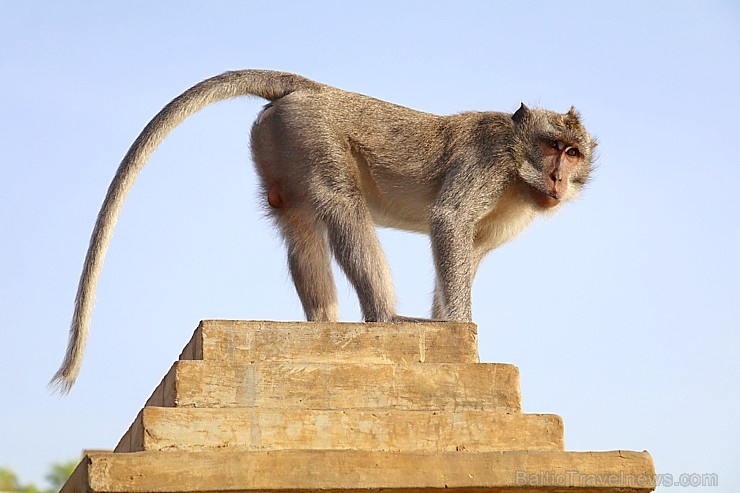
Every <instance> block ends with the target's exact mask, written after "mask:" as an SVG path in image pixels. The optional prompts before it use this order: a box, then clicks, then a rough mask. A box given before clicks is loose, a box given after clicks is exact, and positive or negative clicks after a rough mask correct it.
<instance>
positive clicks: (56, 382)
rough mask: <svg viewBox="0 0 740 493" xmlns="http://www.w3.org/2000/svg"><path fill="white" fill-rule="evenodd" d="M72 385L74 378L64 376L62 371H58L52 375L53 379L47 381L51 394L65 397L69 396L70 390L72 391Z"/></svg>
mask: <svg viewBox="0 0 740 493" xmlns="http://www.w3.org/2000/svg"><path fill="white" fill-rule="evenodd" d="M74 383H75V378H74V377H72V376H70V375H65V373H64V371H63V370H61V369H60V370H59V371H58V372H56V373H55V374H54V376H53V377H51V380H49V383H48V384H47V387H48V388H49V390H50V391H51V393H52V394H59V395H60V396H65V395H67V394H69V391H70V390H72V386H73V385H74Z"/></svg>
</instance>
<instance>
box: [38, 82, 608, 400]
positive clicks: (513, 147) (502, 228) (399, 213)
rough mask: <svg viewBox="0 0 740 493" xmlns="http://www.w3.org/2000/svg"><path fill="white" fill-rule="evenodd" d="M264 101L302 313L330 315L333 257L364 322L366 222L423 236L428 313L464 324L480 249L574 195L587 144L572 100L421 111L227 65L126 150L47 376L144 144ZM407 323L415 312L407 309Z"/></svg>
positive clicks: (376, 316)
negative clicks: (205, 114) (229, 102)
mask: <svg viewBox="0 0 740 493" xmlns="http://www.w3.org/2000/svg"><path fill="white" fill-rule="evenodd" d="M250 95H251V96H258V97H261V98H264V99H267V100H268V101H269V103H268V104H267V105H266V106H265V107H264V109H263V110H262V111H261V113H260V114H259V116H258V117H257V120H256V122H255V123H254V125H253V126H252V135H251V145H252V157H253V159H254V163H255V165H256V168H257V172H258V174H259V177H260V181H261V193H262V196H263V197H264V201H265V206H266V208H267V209H268V210H269V213H270V215H271V216H272V218H273V219H274V221H275V223H276V225H277V227H278V228H279V230H280V232H281V234H282V237H283V239H284V240H285V244H286V246H287V251H288V265H289V269H290V273H291V275H292V278H293V281H294V283H295V287H296V290H297V292H298V296H299V297H300V300H301V303H302V304H303V310H304V311H305V314H306V318H307V319H308V320H312V321H336V320H337V319H338V318H339V309H338V303H337V294H336V288H335V284H334V279H333V277H332V270H331V268H330V261H331V258H332V256H333V257H334V259H336V261H337V262H338V263H339V265H340V266H341V268H342V269H343V270H344V272H345V273H346V275H347V277H348V279H349V280H350V281H351V283H352V285H353V286H354V288H355V290H356V291H357V296H358V298H359V302H360V306H361V309H362V315H363V318H364V319H365V320H366V321H378V322H393V321H400V320H411V319H406V318H404V317H401V316H399V315H398V314H397V313H396V300H395V295H394V290H393V283H392V281H391V274H390V270H389V268H388V263H387V262H386V259H385V256H384V254H383V252H382V250H381V248H380V244H379V242H378V238H377V236H376V233H375V225H381V226H387V227H393V228H399V229H405V230H409V231H417V232H422V233H427V234H429V236H430V237H431V245H432V253H433V258H434V264H435V267H436V285H435V290H434V300H433V303H432V313H431V316H432V318H433V319H437V320H456V321H470V320H471V318H472V312H471V285H472V282H473V276H474V275H475V272H476V269H477V268H478V265H479V263H480V261H481V259H482V258H483V256H484V255H485V254H486V253H488V252H489V251H491V250H492V249H494V248H496V247H497V246H499V245H501V244H502V243H505V242H506V241H509V240H510V239H512V238H513V237H514V236H516V235H517V234H518V233H519V232H520V231H522V229H523V228H524V227H526V226H527V225H528V224H529V223H530V222H531V220H532V219H533V218H534V217H535V216H536V215H537V214H538V213H542V212H551V211H553V210H555V209H557V208H558V206H559V205H560V204H561V203H563V202H566V201H568V200H571V199H573V198H575V197H577V196H578V194H579V192H580V190H581V188H582V187H583V185H584V183H586V181H587V179H588V177H589V174H590V172H591V165H592V156H593V151H594V148H595V146H596V141H595V139H593V138H592V137H591V136H590V135H589V134H588V133H587V132H586V130H585V129H584V127H583V126H582V125H581V120H580V117H579V114H578V113H577V112H576V111H575V109H573V108H572V107H571V108H570V110H568V112H567V113H564V114H558V113H554V112H552V111H547V110H543V109H538V108H528V107H527V106H525V105H524V104H522V105H521V106H520V107H519V109H518V110H517V111H516V112H515V113H513V114H510V113H496V112H469V113H461V114H457V115H452V116H438V115H433V114H429V113H422V112H419V111H415V110H411V109H408V108H405V107H403V106H398V105H395V104H391V103H387V102H384V101H380V100H378V99H374V98H371V97H368V96H363V95H361V94H356V93H351V92H346V91H342V90H340V89H336V88H334V87H330V86H327V85H324V84H320V83H317V82H314V81H312V80H309V79H306V78H304V77H301V76H298V75H294V74H289V73H284V72H274V71H269V70H242V71H235V72H226V73H224V74H221V75H218V76H216V77H212V78H210V79H207V80H205V81H203V82H200V83H198V84H196V85H195V86H193V87H192V88H190V89H188V90H187V91H185V92H184V93H183V94H181V95H180V96H178V97H177V98H175V99H174V100H173V101H172V102H171V103H169V104H168V105H167V106H165V107H164V109H162V110H161V111H160V112H159V113H158V114H157V115H156V116H155V117H154V118H153V119H152V120H151V121H150V122H149V124H148V125H147V126H146V127H145V128H144V130H143V131H142V132H141V134H140V135H139V136H138V137H137V138H136V141H135V142H134V143H133V145H132V146H131V148H130V149H129V151H128V153H127V154H126V156H125V157H124V158H123V161H122V162H121V164H120V166H119V168H118V171H117V172H116V175H115V177H114V178H113V182H112V183H111V185H110V188H109V189H108V193H107V194H106V196H105V201H104V202H103V205H102V208H101V210H100V213H99V215H98V218H97V221H96V223H95V228H94V230H93V233H92V238H91V239H90V246H89V249H88V251H87V256H86V257H85V263H84V267H83V270H82V276H81V278H80V284H79V287H78V289H77V297H76V300H75V310H74V316H73V318H72V323H71V328H70V337H69V346H68V348H67V353H66V356H65V359H64V362H63V363H62V366H61V368H60V369H59V371H58V372H57V373H56V375H55V376H54V378H53V379H52V383H53V384H56V385H58V386H59V388H60V389H61V391H62V392H67V391H69V389H70V388H71V386H72V384H73V383H74V381H75V379H76V377H77V374H78V372H79V369H80V362H81V359H82V352H83V350H84V347H85V342H86V339H87V334H88V332H89V327H90V318H91V312H92V308H93V300H94V296H95V288H96V284H97V281H98V276H99V274H100V271H101V268H102V265H103V257H104V255H105V252H106V249H107V248H108V244H109V242H110V238H111V234H112V232H113V227H114V224H115V222H116V218H117V217H118V214H119V212H120V210H121V206H122V204H123V200H124V197H125V195H126V193H127V192H128V191H129V189H130V188H131V186H132V185H133V183H134V179H135V178H136V176H137V174H138V173H139V170H141V168H142V167H143V166H144V164H145V163H146V161H147V159H148V158H149V156H150V154H151V153H152V151H154V149H155V148H156V147H157V146H158V145H159V144H160V143H161V142H162V140H163V139H164V138H165V137H166V136H167V134H168V133H169V132H170V131H171V130H172V129H174V128H175V127H176V126H178V125H179V124H180V123H181V122H182V121H183V120H185V118H187V117H188V116H190V115H192V114H193V113H195V112H196V111H198V110H200V109H202V108H204V107H206V106H208V105H209V104H211V103H214V102H216V101H220V100H224V99H228V98H234V97H237V96H250ZM414 320H418V319H414Z"/></svg>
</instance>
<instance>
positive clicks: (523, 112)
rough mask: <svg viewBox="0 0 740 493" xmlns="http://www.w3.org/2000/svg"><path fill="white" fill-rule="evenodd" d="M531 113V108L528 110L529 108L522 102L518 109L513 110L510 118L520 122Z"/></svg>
mask: <svg viewBox="0 0 740 493" xmlns="http://www.w3.org/2000/svg"><path fill="white" fill-rule="evenodd" d="M531 113H532V111H531V110H530V109H529V108H527V105H526V104H524V103H523V102H522V103H521V105H520V106H519V109H518V110H516V112H515V113H514V114H513V115H511V119H512V120H514V121H515V122H517V123H521V122H522V121H524V120H525V119H526V118H527V117H528V116H529V115H530V114H531Z"/></svg>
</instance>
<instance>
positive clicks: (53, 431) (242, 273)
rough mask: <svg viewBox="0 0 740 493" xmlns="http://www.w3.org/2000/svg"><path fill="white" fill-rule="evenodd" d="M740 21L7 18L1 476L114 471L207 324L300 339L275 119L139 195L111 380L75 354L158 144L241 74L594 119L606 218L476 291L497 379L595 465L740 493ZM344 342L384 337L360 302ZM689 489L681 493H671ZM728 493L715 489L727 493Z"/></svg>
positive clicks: (208, 6)
mask: <svg viewBox="0 0 740 493" xmlns="http://www.w3.org/2000/svg"><path fill="white" fill-rule="evenodd" d="M739 5H740V4H738V3H736V2H731V1H725V2H719V1H702V2H699V1H695V2H683V1H660V2H641V1H639V2H637V1H635V2H609V3H607V2H586V1H584V2H569V1H561V2H546V1H542V2H483V1H480V2H466V1H457V2H444V3H443V2H430V1H408V2H406V1H404V2H398V1H389V2H386V1H378V0H373V1H371V2H344V1H334V2H328V1H326V2H320V1H317V2H298V1H287V2H246V1H245V2H229V1H220V2H148V1H147V2H144V1H127V2H95V3H93V2H85V3H80V2H63V3H60V2H2V3H0V46H2V50H0V89H1V90H0V111H1V112H2V118H0V144H1V148H2V153H0V170H1V171H2V174H1V178H0V233H2V234H1V235H0V317H1V319H0V320H1V321H2V324H1V327H2V328H0V331H2V340H3V343H2V356H0V399H2V419H0V467H2V466H5V467H11V468H13V469H15V470H16V471H17V472H18V473H19V474H20V475H21V478H22V480H24V481H36V482H41V481H42V478H43V474H44V472H45V471H46V468H47V465H48V464H49V463H50V462H52V461H58V460H65V459H69V458H73V457H76V456H77V455H78V454H80V452H81V450H82V449H84V448H111V447H113V446H114V445H115V444H116V442H117V441H118V439H119V438H120V436H121V435H122V434H123V433H124V432H125V431H126V429H127V428H128V426H129V424H130V423H131V421H132V420H133V419H134V417H135V416H136V414H137V412H138V411H139V409H140V408H141V407H142V405H143V404H144V402H145V400H146V399H147V397H148V396H149V394H150V393H151V391H152V390H153V389H154V387H155V386H156V385H157V384H158V382H159V381H160V379H161V377H162V376H163V375H164V374H165V372H166V371H167V369H168V368H169V367H170V365H171V363H172V362H173V361H174V360H175V359H176V358H177V355H178V354H179V352H180V350H181V348H182V346H183V345H184V344H185V342H186V341H187V340H188V339H189V338H190V335H191V333H192V331H193V329H194V328H195V326H196V325H197V323H198V321H199V320H200V319H204V318H240V319H277V320H295V319H298V320H300V319H301V318H302V312H301V310H300V306H299V303H298V300H297V297H296V295H295V294H294V292H293V288H292V285H291V284H290V281H289V279H288V276H287V274H286V270H285V267H284V264H285V259H284V253H283V251H282V246H281V244H280V242H279V241H278V239H277V237H276V236H275V234H274V233H273V232H272V230H271V226H270V224H269V223H268V222H267V221H266V220H264V219H263V218H262V217H261V213H260V212H259V211H258V209H257V208H256V203H257V201H258V200H260V199H259V198H258V197H256V194H255V191H256V180H255V174H254V172H253V170H252V166H251V163H250V160H249V152H248V145H247V137H248V131H249V127H250V124H251V121H252V120H253V118H254V117H255V115H256V113H257V111H258V109H259V107H260V105H261V104H262V101H259V100H254V99H253V100H250V99H243V100H235V101H230V102H226V103H222V104H219V105H216V106H214V107H211V108H209V109H207V110H205V111H203V112H202V113H200V114H198V115H196V116H195V117H193V118H192V119H191V120H188V121H187V122H186V123H185V124H184V125H183V126H181V127H180V128H178V129H177V130H176V131H175V132H174V133H173V134H172V135H171V137H170V138H168V140H167V141H166V142H165V143H164V144H163V145H162V146H161V147H160V148H159V150H158V151H157V152H156V153H155V155H154V157H153V159H152V160H151V162H150V163H149V166H148V167H147V168H146V169H145V170H144V172H143V173H142V174H141V176H140V177H139V180H138V181H137V183H136V186H135V187H134V190H133V192H132V193H131V194H130V196H129V198H128V201H127V204H126V207H125V209H124V211H123V214H122V216H121V219H120V221H119V225H118V227H117V230H116V232H115V235H114V237H113V243H112V247H111V250H110V252H109V255H108V258H107V262H106V265H105V269H104V272H103V276H102V279H101V283H100V287H99V291H98V301H97V306H96V311H95V314H94V319H93V331H92V334H91V337H90V341H89V346H88V352H87V357H86V359H85V362H84V365H83V367H82V372H81V375H80V378H79V381H78V383H77V385H76V387H75V388H74V389H73V391H72V393H71V394H70V395H69V396H68V397H66V398H59V397H56V396H51V395H50V394H49V393H48V392H47V389H46V387H45V386H46V383H47V381H48V379H49V378H50V376H51V375H52V374H53V373H54V371H55V370H56V369H57V367H58V365H59V363H60V361H61V358H62V356H63V351H64V347H65V344H66V339H67V328H68V323H69V320H70V316H71V312H72V301H73V297H74V293H75V289H76V283H77V279H78V276H79V272H80V268H81V264H82V259H83V256H84V253H85V249H86V246H87V241H88V238H89V234H90V231H91V228H92V225H93V220H94V217H95V215H96V213H97V211H98V207H99V205H100V203H101V201H102V198H103V195H104V193H105V190H106V188H107V186H108V183H109V182H110V179H111V178H112V176H113V173H114V171H115V168H116V167H117V165H118V162H119V161H120V159H121V158H122V156H123V154H124V153H125V151H126V149H127V148H128V146H129V145H130V144H131V142H132V141H133V139H134V138H135V137H136V135H137V134H138V133H139V131H140V130H141V129H142V128H143V126H144V125H145V124H146V123H147V121H148V120H149V119H150V118H151V117H152V116H153V115H154V114H155V113H156V112H157V111H158V110H159V109H160V108H161V107H162V106H163V105H164V104H165V103H166V102H168V101H169V100H170V99H171V98H173V97H174V96H176V95H177V94H179V93H180V92H181V91H182V90H184V89H186V88H187V87H189V86H190V85H192V84H194V83H196V82H198V81H199V80H201V79H204V78H206V77H208V76H211V75H215V74H217V73H220V72H222V71H224V70H228V69H238V68H274V69H280V70H286V71H292V72H297V73H301V74H303V75H306V76H309V77H312V78H314V79H316V80H319V81H322V82H325V83H328V84H331V85H334V86H338V87H341V88H344V89H348V90H353V91H358V92H362V93H365V94H369V95H372V96H375V97H379V98H382V99H386V100H390V101H393V102H395V103H399V104H403V105H406V106H410V107H413V108H417V109H421V110H425V111H429V112H434V113H445V114H446V113H455V112H460V111H464V110H487V109H490V110H504V111H513V110H515V109H516V107H517V106H518V105H519V102H520V101H524V102H526V103H527V104H530V105H541V106H544V107H547V108H551V109H554V110H558V111H565V110H567V108H568V107H569V106H570V105H571V104H573V105H575V106H576V107H577V108H578V109H579V110H580V111H581V113H582V115H583V117H584V119H585V122H586V124H587V126H588V128H589V129H590V130H591V131H592V132H593V133H594V134H596V135H597V136H598V137H599V139H600V142H601V145H600V148H599V154H600V159H599V167H598V169H597V171H596V174H595V177H594V180H593V182H592V183H591V184H590V186H589V188H588V190H587V191H586V193H585V195H584V197H583V199H582V200H581V201H580V202H578V203H575V204H572V205H570V206H568V207H567V208H565V209H564V210H563V211H562V212H561V213H560V214H558V215H557V216H555V217H553V218H549V219H546V220H540V221H538V222H536V223H535V224H534V225H533V226H532V227H531V228H530V229H529V230H528V231H527V232H526V233H525V234H524V235H522V236H521V237H519V238H518V239H517V240H515V241H514V242H512V243H510V244H508V245H506V246H505V247H503V248H501V249H500V250H498V251H496V252H493V253H492V254H491V255H490V257H489V258H488V260H487V261H486V262H485V263H484V265H483V266H482V268H481V270H480V273H479V275H478V279H477V281H476V284H475V287H474V318H475V320H476V322H477V323H478V324H479V332H480V352H481V358H482V360H484V361H504V362H511V363H515V364H516V365H518V366H519V367H520V370H521V379H522V392H523V406H524V410H525V411H527V412H549V413H557V414H560V415H561V416H563V418H564V420H565V432H566V437H565V438H566V447H567V448H568V449H570V450H610V449H618V448H623V449H633V450H643V449H647V450H649V451H650V452H651V453H652V455H653V457H654V459H655V462H656V466H657V469H658V471H659V472H662V473H672V474H674V475H675V476H677V475H679V474H681V473H717V474H718V475H719V484H720V486H719V487H718V488H713V489H711V491H716V492H720V491H722V492H734V491H738V489H740V472H739V471H740V470H739V469H738V466H737V465H738V460H739V459H740V446H739V445H738V443H740V420H738V418H737V413H738V409H740V397H738V395H739V392H740V383H739V382H740V358H738V352H739V351H738V350H739V349H740V336H739V335H738V332H739V329H740V308H739V306H738V305H740V266H739V262H738V256H739V254H738V252H740V228H738V226H739V225H740V224H739V223H740V221H739V220H738V212H737V211H738V209H739V207H738V198H740V192H739V190H740V157H739V156H740V152H738V139H739V136H740V132H739V131H738V121H740V119H739V118H738V115H740V96H739V94H740V6H739ZM381 238H382V241H383V243H384V245H385V246H386V248H387V251H388V255H389V257H390V261H391V263H392V270H393V274H394V278H395V281H396V287H397V291H398V297H399V300H400V308H401V311H402V312H403V313H405V314H408V315H422V316H423V315H425V314H427V313H428V310H429V299H430V296H429V293H430V292H431V289H432V267H431V263H430V259H429V254H428V242H427V240H426V238H424V237H421V236H414V235H410V234H405V233H396V232H391V231H383V232H382V233H381ZM340 299H341V302H342V304H343V306H342V316H343V319H344V320H357V319H358V318H359V311H358V308H357V302H356V298H355V296H354V294H353V293H352V291H351V290H349V289H348V288H347V285H346V283H345V284H342V285H341V293H340ZM661 490H662V491H667V489H659V491H661ZM703 491H710V489H705V490H703Z"/></svg>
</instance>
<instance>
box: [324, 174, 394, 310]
mask: <svg viewBox="0 0 740 493" xmlns="http://www.w3.org/2000/svg"><path fill="white" fill-rule="evenodd" d="M336 171H337V172H336V173H334V178H335V180H336V178H337V177H338V175H340V174H341V170H336ZM351 183H352V180H351V179H350V180H341V179H340V180H336V181H334V183H333V184H332V187H330V188H327V189H326V190H325V191H324V192H325V193H324V197H329V200H328V201H326V200H324V202H323V203H322V204H321V207H320V209H321V218H322V220H323V222H324V224H325V225H326V230H327V234H328V238H329V244H330V245H331V248H332V252H333V253H334V258H336V259H337V263H338V264H339V266H340V267H341V268H342V270H343V271H344V273H345V275H346V276H347V278H348V279H349V281H350V282H351V283H352V285H353V286H354V288H355V290H356V291H357V297H358V298H359V301H360V308H361V310H362V316H363V318H364V320H365V321H366V322H392V321H395V320H396V295H395V291H394V289H393V280H392V279H391V271H390V267H389V266H388V261H387V260H386V258H385V254H384V253H383V249H382V248H381V246H380V241H379V240H378V236H377V234H376V232H375V223H374V222H373V219H372V216H371V214H370V210H369V209H368V207H367V204H366V203H365V200H364V198H363V196H362V193H361V192H360V191H359V190H358V189H357V188H356V187H355V186H354V185H350V184H351Z"/></svg>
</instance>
